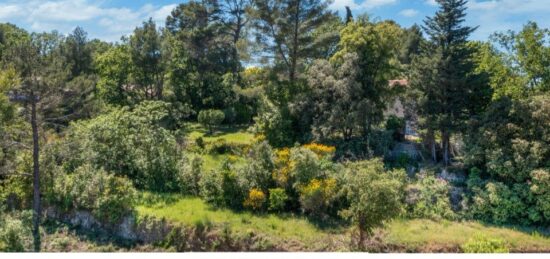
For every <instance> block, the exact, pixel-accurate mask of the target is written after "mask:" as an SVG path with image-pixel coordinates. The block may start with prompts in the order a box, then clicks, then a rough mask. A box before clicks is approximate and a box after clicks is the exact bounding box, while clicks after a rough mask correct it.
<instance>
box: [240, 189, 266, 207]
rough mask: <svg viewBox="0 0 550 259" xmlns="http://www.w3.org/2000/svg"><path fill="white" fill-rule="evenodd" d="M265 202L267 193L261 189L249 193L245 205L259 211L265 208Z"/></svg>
mask: <svg viewBox="0 0 550 259" xmlns="http://www.w3.org/2000/svg"><path fill="white" fill-rule="evenodd" d="M265 200H266V198H265V193H264V192H262V190H260V189H256V188H253V189H251V190H250V191H249V192H248V197H247V198H246V200H245V201H244V203H243V205H244V207H246V208H250V209H253V210H256V211H258V210H261V209H262V208H263V207H264V203H265Z"/></svg>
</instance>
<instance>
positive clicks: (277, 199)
mask: <svg viewBox="0 0 550 259" xmlns="http://www.w3.org/2000/svg"><path fill="white" fill-rule="evenodd" d="M287 200H288V195H287V194H286V192H285V190H284V189H282V188H274V189H269V210H271V211H283V210H284V209H285V205H286V201H287Z"/></svg>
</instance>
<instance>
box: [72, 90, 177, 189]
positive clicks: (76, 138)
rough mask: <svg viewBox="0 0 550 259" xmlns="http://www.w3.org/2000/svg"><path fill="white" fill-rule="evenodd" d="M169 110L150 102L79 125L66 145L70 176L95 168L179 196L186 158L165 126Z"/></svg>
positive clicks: (138, 184)
mask: <svg viewBox="0 0 550 259" xmlns="http://www.w3.org/2000/svg"><path fill="white" fill-rule="evenodd" d="M167 105H168V104H166V103H163V102H152V101H151V102H150V101H146V102H142V103H141V104H140V105H138V106H136V107H135V108H134V109H133V110H129V109H128V108H122V109H115V110H113V111H112V112H110V113H107V114H105V115H101V116H98V117H96V118H94V119H92V120H89V121H86V122H79V123H76V124H73V125H72V127H71V129H70V131H69V132H68V137H67V140H66V142H65V145H64V146H65V149H66V150H67V152H66V153H67V155H66V157H65V158H64V159H63V160H65V161H62V162H63V163H64V167H65V170H66V172H72V171H73V170H74V169H75V168H77V167H79V166H81V165H83V164H86V163H89V164H91V165H92V166H94V167H97V168H99V167H103V168H105V170H107V171H109V172H112V173H115V174H116V175H118V176H126V177H128V178H129V179H130V180H132V182H133V183H134V185H135V186H136V187H137V188H140V189H147V190H152V191H163V192H172V191H179V183H178V176H179V161H180V158H181V156H180V155H181V154H180V152H178V149H177V143H176V139H175V137H174V136H173V135H172V134H171V133H170V132H169V131H168V130H166V129H165V128H163V127H161V126H160V125H161V124H162V121H163V120H164V119H165V118H166V116H167V115H168V108H167Z"/></svg>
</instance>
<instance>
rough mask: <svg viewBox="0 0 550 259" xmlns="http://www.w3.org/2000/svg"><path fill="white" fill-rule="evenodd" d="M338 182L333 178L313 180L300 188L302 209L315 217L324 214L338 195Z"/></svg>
mask: <svg viewBox="0 0 550 259" xmlns="http://www.w3.org/2000/svg"><path fill="white" fill-rule="evenodd" d="M336 189H337V188H336V180H335V179H333V178H327V179H313V180H311V182H309V184H307V185H306V186H303V187H301V188H300V203H301V204H302V208H303V209H304V210H305V211H306V212H309V213H311V214H313V215H321V214H323V213H324V212H325V211H326V209H327V207H328V206H329V205H330V203H331V202H332V200H333V198H334V196H335V194H336Z"/></svg>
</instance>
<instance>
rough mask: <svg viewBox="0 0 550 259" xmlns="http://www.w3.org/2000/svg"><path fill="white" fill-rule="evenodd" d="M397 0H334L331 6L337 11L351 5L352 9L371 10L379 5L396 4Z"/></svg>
mask: <svg viewBox="0 0 550 259" xmlns="http://www.w3.org/2000/svg"><path fill="white" fill-rule="evenodd" d="M395 3H397V0H362V1H360V2H359V3H357V2H355V0H334V2H332V4H331V5H330V8H331V9H333V10H337V11H342V10H344V8H345V7H346V6H349V8H350V9H352V10H358V11H362V10H370V9H374V8H377V7H381V6H385V5H390V4H395Z"/></svg>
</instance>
